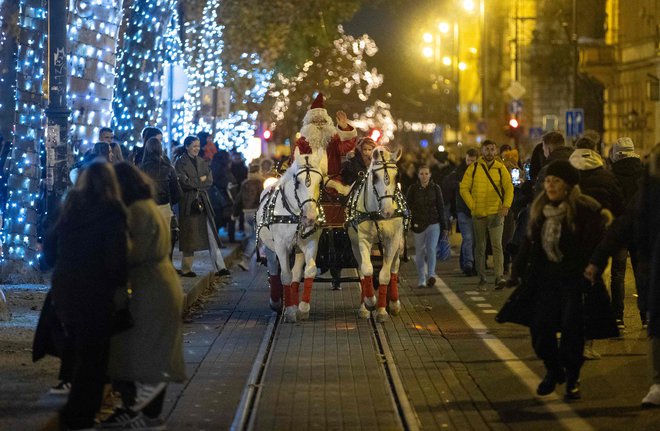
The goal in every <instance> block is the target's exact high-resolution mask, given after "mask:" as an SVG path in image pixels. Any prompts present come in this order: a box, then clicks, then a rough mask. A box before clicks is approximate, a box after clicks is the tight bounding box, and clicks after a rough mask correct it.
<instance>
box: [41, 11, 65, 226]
mask: <svg viewBox="0 0 660 431" xmlns="http://www.w3.org/2000/svg"><path fill="white" fill-rule="evenodd" d="M66 5H67V0H49V1H48V109H46V117H47V119H48V126H47V128H46V165H45V168H46V190H45V194H44V199H45V202H44V205H43V208H44V210H45V211H47V217H45V222H46V224H47V225H49V224H50V223H52V222H53V221H54V220H52V217H53V213H54V211H53V210H54V209H55V208H56V207H57V205H58V204H59V201H60V199H61V198H62V196H63V195H64V192H65V191H66V189H67V187H68V185H69V169H68V168H69V166H68V161H69V152H70V151H69V146H68V121H69V114H70V113H71V111H70V110H69V108H68V106H67V100H66V95H67V77H68V70H67V61H66V60H67V59H66V22H67V14H66ZM43 227H44V226H42V228H43ZM46 227H47V226H46ZM43 231H44V230H42V232H43Z"/></svg>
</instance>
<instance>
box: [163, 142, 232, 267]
mask: <svg viewBox="0 0 660 431" xmlns="http://www.w3.org/2000/svg"><path fill="white" fill-rule="evenodd" d="M183 146H184V148H185V152H184V153H183V154H181V155H180V156H179V157H178V158H177V159H176V161H175V162H174V168H175V169H176V173H177V176H178V178H179V184H181V189H182V190H183V197H182V198H181V201H180V202H179V229H180V232H179V249H180V250H181V252H182V253H183V258H182V259H181V270H180V274H181V275H182V276H184V277H195V276H197V274H195V273H194V272H193V271H192V265H193V260H194V256H195V252H196V251H200V250H209V253H210V254H211V261H212V262H213V263H214V265H215V269H216V275H218V276H223V275H229V270H228V269H227V268H226V267H225V261H224V259H223V258H222V253H221V252H220V246H221V243H220V238H218V231H217V229H216V227H215V221H214V216H215V215H214V213H213V208H211V202H210V201H209V196H208V194H207V190H208V189H209V188H210V187H211V185H212V184H213V176H212V175H211V171H210V170H209V165H208V163H207V162H206V161H205V160H204V159H202V158H201V157H199V151H200V144H199V139H198V138H197V136H188V137H187V138H186V139H185V140H184V141H183Z"/></svg>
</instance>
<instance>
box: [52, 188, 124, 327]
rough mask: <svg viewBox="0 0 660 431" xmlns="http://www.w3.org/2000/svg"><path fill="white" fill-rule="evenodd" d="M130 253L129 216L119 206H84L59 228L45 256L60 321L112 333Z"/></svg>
mask: <svg viewBox="0 0 660 431" xmlns="http://www.w3.org/2000/svg"><path fill="white" fill-rule="evenodd" d="M70 193H76V191H75V190H74V191H71V192H70ZM69 198H71V197H69ZM127 251H128V236H127V230H126V214H125V212H124V209H123V207H122V206H120V205H119V204H118V203H113V202H99V203H95V204H93V205H90V204H87V203H86V202H85V203H83V202H80V204H79V205H78V206H77V208H76V209H75V210H72V211H70V212H69V214H68V215H67V218H66V220H64V221H63V222H59V223H58V224H57V225H56V226H55V229H53V231H52V232H50V233H49V234H48V235H47V236H46V240H45V242H44V253H45V259H46V263H48V264H49V265H50V266H54V269H53V278H52V283H51V291H52V299H53V305H54V307H55V310H56V313H57V315H58V317H59V319H60V320H61V321H62V322H64V323H65V324H69V323H71V324H77V325H86V326H93V327H95V328H97V329H98V330H100V331H107V330H108V325H109V324H110V322H109V316H110V313H111V312H112V310H113V300H114V296H115V292H116V291H117V289H119V288H123V287H124V286H125V285H126V281H127V263H126V256H127Z"/></svg>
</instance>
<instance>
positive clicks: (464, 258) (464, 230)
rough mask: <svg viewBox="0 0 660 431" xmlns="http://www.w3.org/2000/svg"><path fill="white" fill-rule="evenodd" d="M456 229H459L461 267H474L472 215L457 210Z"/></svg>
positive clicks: (463, 268)
mask: <svg viewBox="0 0 660 431" xmlns="http://www.w3.org/2000/svg"><path fill="white" fill-rule="evenodd" d="M456 215H457V218H458V229H459V230H460V231H461V238H462V241H461V259H460V263H461V269H462V270H465V268H474V231H473V228H472V217H470V216H469V215H467V214H465V213H462V212H457V213H456Z"/></svg>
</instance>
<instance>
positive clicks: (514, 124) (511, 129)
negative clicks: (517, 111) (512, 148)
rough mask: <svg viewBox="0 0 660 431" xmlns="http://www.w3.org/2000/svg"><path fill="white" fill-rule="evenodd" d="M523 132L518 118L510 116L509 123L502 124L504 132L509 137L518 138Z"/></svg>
mask: <svg viewBox="0 0 660 431" xmlns="http://www.w3.org/2000/svg"><path fill="white" fill-rule="evenodd" d="M522 133H523V127H522V126H521V125H520V123H519V122H518V119H516V118H515V117H514V118H510V119H509V123H508V124H507V125H506V126H504V134H505V135H506V136H507V137H509V138H514V139H520V137H521V136H522Z"/></svg>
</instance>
